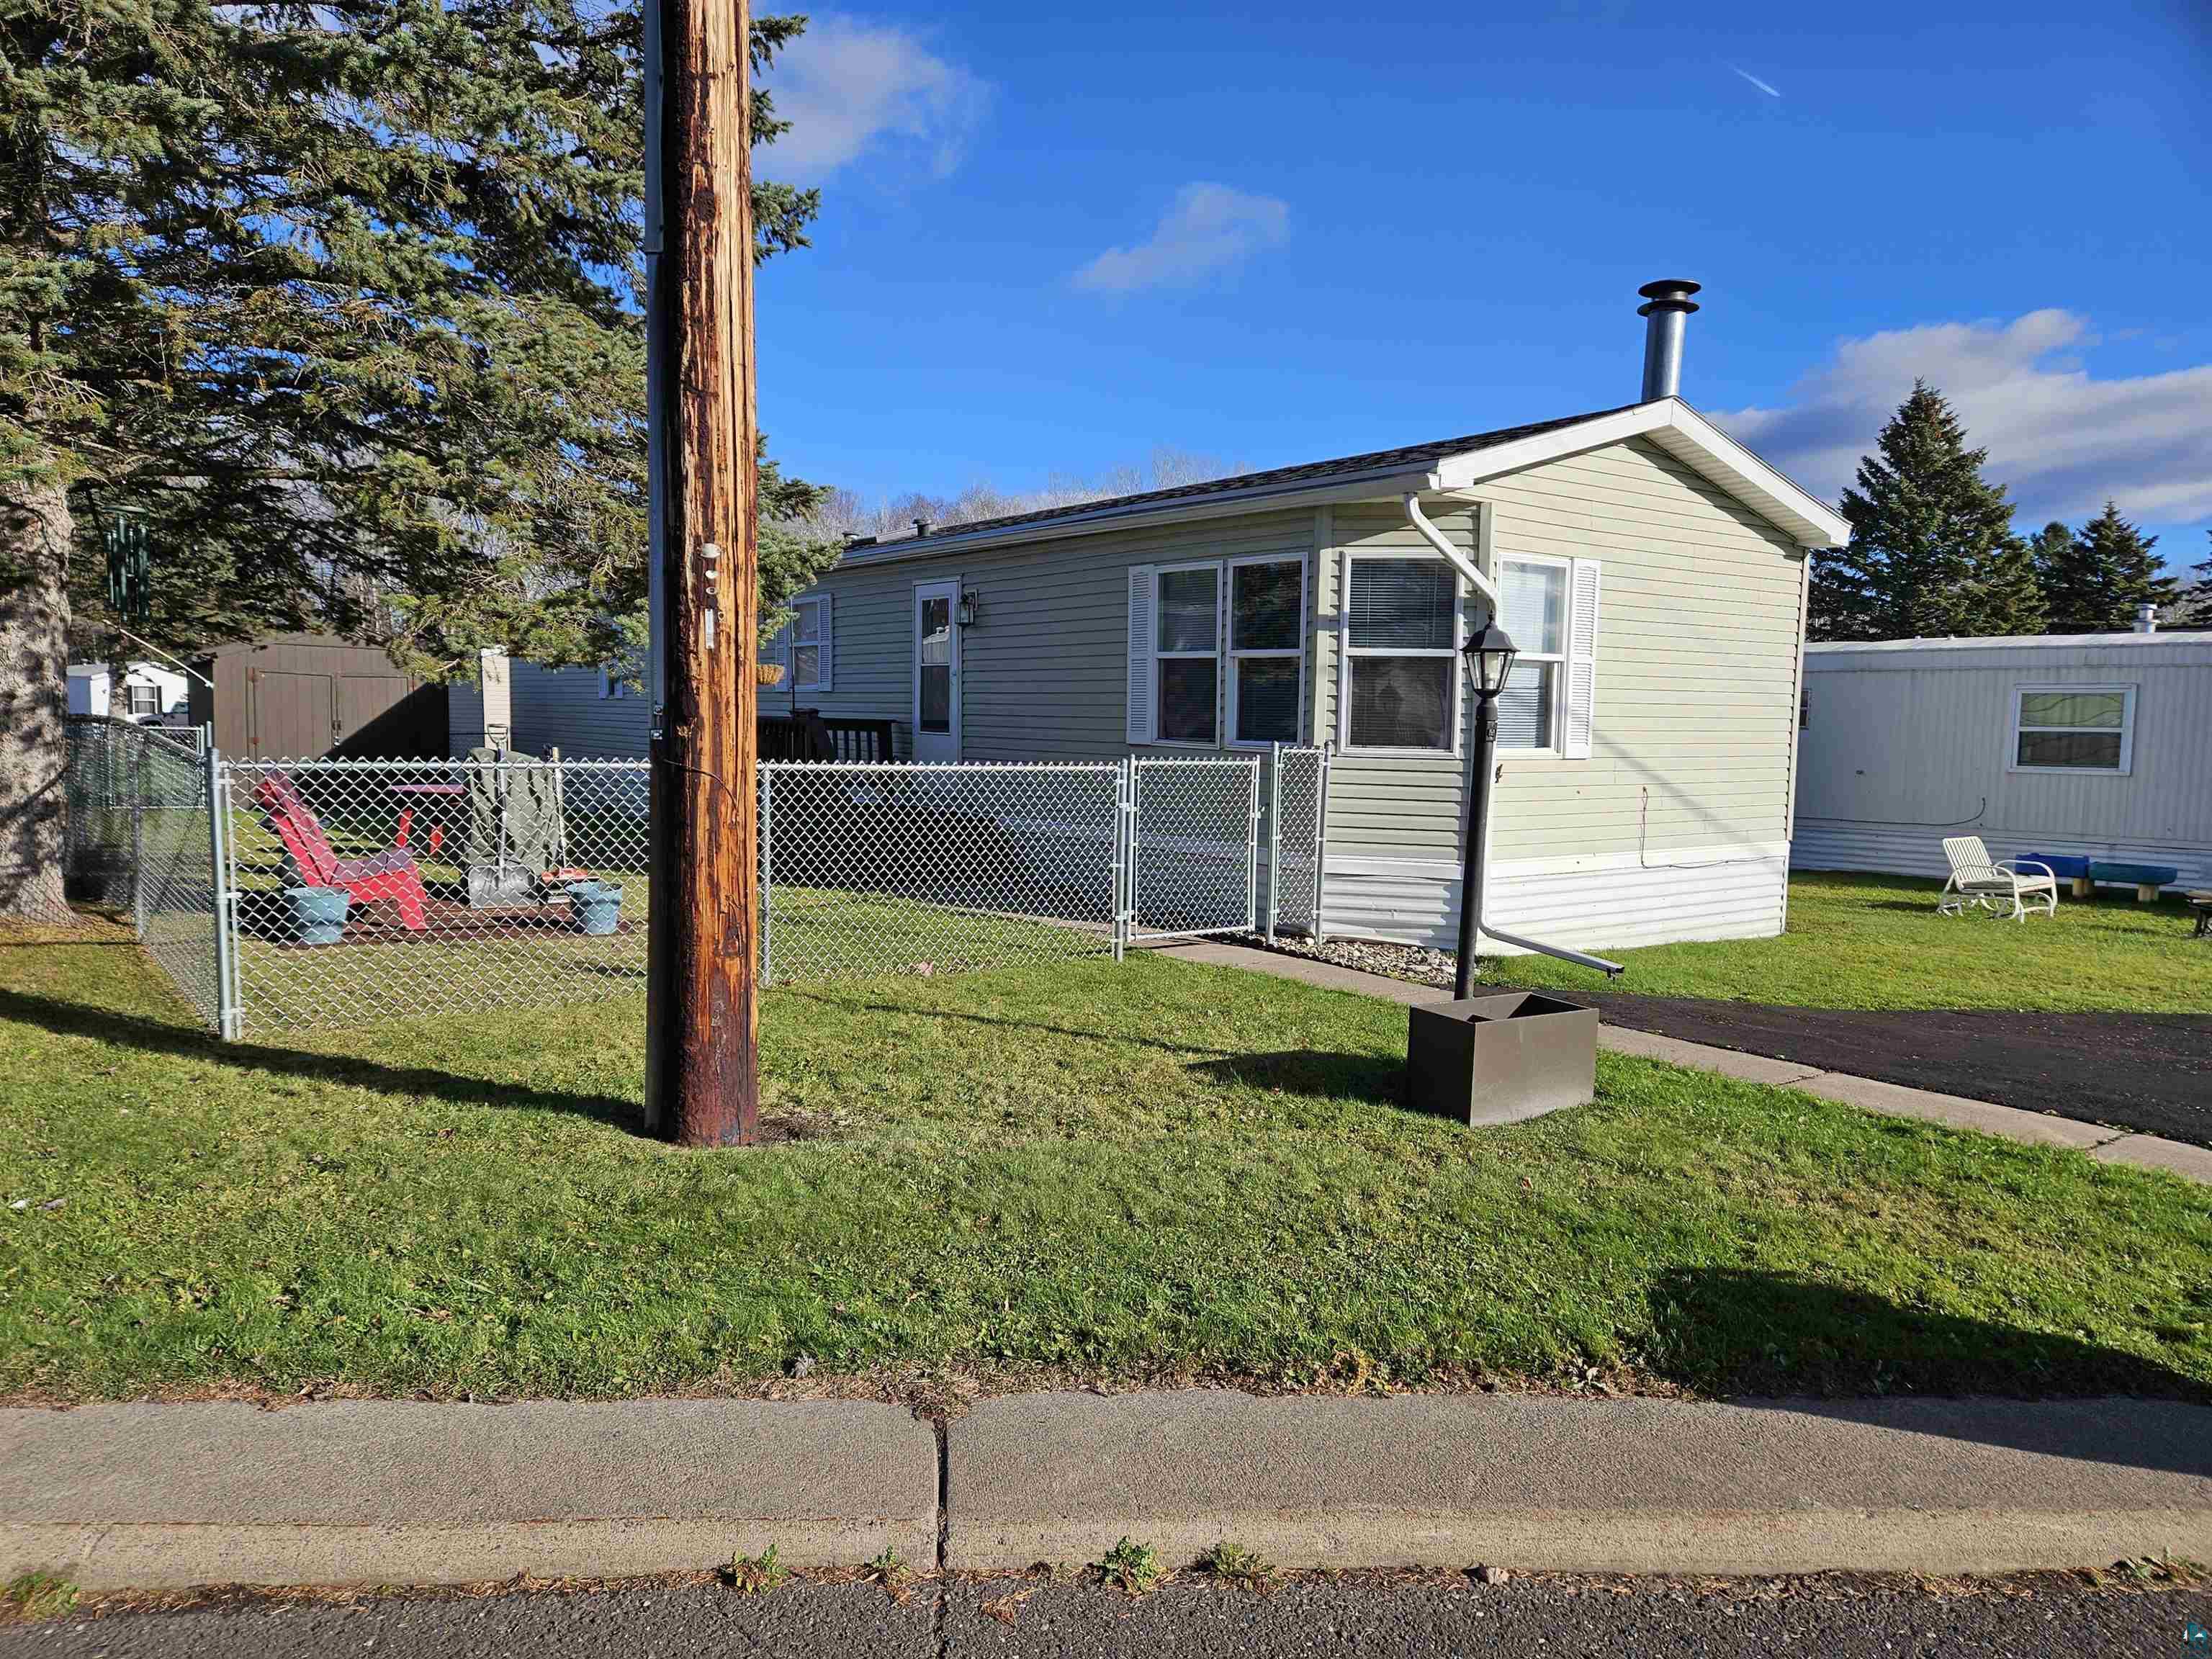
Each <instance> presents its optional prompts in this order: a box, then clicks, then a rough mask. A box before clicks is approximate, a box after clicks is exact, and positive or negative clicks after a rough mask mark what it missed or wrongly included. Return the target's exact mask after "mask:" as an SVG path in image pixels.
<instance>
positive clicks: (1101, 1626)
mask: <svg viewBox="0 0 2212 1659" xmlns="http://www.w3.org/2000/svg"><path fill="white" fill-rule="evenodd" d="M2192 1620H2194V1621H2195V1622H2196V1624H2197V1625H2198V1626H2204V1627H2208V1628H2212V1589H2185V1590H2162V1589H2132V1588H2127V1589H2122V1588H2110V1589H2092V1588H2089V1587H2087V1585H2085V1584H2082V1583H2080V1582H2079V1581H2075V1580H2069V1579H2065V1578H2061V1577H2055V1576H2046V1577H2023V1578H2015V1579H2010V1580H2004V1581H1997V1582H1994V1583H1984V1584H1983V1585H1981V1586H1978V1587H1976V1588H1973V1589H1958V1588H1956V1587H1954V1588H1952V1589H1948V1590H1946V1589H1936V1590H1931V1589H1923V1588H1920V1587H1917V1586H1909V1585H1905V1584H1903V1583H1886V1582H1875V1581H1859V1580H1842V1579H1835V1578H1822V1579H1811V1580H1795V1581H1755V1582H1741V1581H1740V1582H1736V1583H1717V1582H1705V1583H1694V1584H1693V1583H1667V1582H1662V1581H1655V1580H1644V1581H1640V1582H1634V1581H1626V1580H1600V1579H1571V1578H1541V1579H1538V1578H1531V1579H1516V1580H1514V1581H1512V1582H1510V1583H1505V1584H1502V1585H1494V1586H1493V1585H1480V1584H1476V1583H1473V1582H1472V1581H1470V1580H1468V1579H1467V1578H1465V1577H1454V1578H1451V1579H1449V1580H1425V1581H1414V1582H1402V1583H1401V1582H1393V1581H1391V1580H1390V1579H1389V1578H1388V1577H1370V1576H1351V1577H1344V1578H1340V1579H1337V1580H1334V1581H1329V1580H1325V1579H1319V1578H1306V1579H1300V1580H1297V1581H1294V1582H1291V1583H1285V1584H1282V1585H1280V1586H1279V1587H1278V1588H1276V1589H1273V1591H1271V1592H1270V1593H1268V1594H1266V1595H1255V1594H1253V1593H1252V1592H1250V1591H1249V1590H1243V1589H1231V1588H1228V1587H1225V1586H1222V1585H1219V1584H1216V1583H1206V1582H1196V1581H1192V1582H1176V1583H1170V1584H1168V1585H1167V1586H1166V1587H1165V1588H1164V1589H1161V1590H1159V1591H1158V1592H1156V1593H1155V1594H1153V1595H1149V1596H1146V1597H1143V1598H1141V1599H1136V1600H1132V1599H1130V1598H1128V1597H1126V1596H1123V1595H1120V1594H1118V1593H1116V1592H1114V1591H1110V1590H1106V1589H1099V1588H1097V1587H1096V1586H1094V1585H1090V1584H1054V1583H1041V1582H1039V1581H1037V1580H1034V1579H1000V1580H993V1581H987V1582H982V1583H956V1584H955V1585H954V1586H953V1587H952V1588H951V1590H950V1591H949V1593H948V1594H947V1595H945V1598H944V1605H943V1607H942V1609H941V1613H940V1607H939V1599H938V1597H937V1596H936V1595H934V1593H933V1589H932V1587H931V1586H929V1585H927V1584H923V1585H920V1586H917V1587H915V1591H914V1593H912V1594H911V1595H909V1596H908V1599H907V1600H906V1601H905V1602H904V1603H903V1604H900V1603H897V1602H894V1601H892V1600H891V1598H890V1597H889V1596H888V1595H885V1594H884V1592H883V1591H882V1590H881V1589H878V1588H876V1587H874V1586H872V1585H860V1584H854V1585H821V1584H809V1583H791V1584H787V1585H786V1586H784V1587H783V1588H781V1589H777V1590H775V1591H774V1592H772V1593H770V1594H769V1595H759V1596H744V1595H738V1594H736V1593H735V1592H733V1591H732V1590H729V1589H724V1588H723V1587H721V1586H720V1585H719V1584H714V1583H696V1582H692V1583H681V1584H666V1583H660V1584H649V1585H648V1584H637V1585H631V1586H628V1587H625V1588H621V1589H610V1590H600V1591H577V1592H557V1591H535V1592H526V1593H514V1594H506V1595H495V1596H466V1595H463V1596H449V1597H428V1598H392V1599H389V1600H384V1601H359V1602H354V1603H350V1604H347V1603H339V1602H313V1601H295V1602H289V1603H287V1602H272V1603H260V1604H255V1605H251V1606H246V1607H232V1608H228V1609H216V1610H204V1611H197V1612H178V1613H115V1614H110V1615H108V1616H106V1617H99V1618H79V1619H72V1620H66V1621H64V1622H62V1623H59V1624H52V1625H41V1626H23V1625H19V1626H7V1627H0V1659H15V1656H28V1655H50V1656H55V1659H63V1656H80V1655H81V1656H93V1655H100V1656H106V1659H170V1656H176V1659H183V1656H186V1655H191V1656H196V1659H198V1656H204V1659H230V1656H237V1659H247V1656H252V1659H294V1656H300V1659H307V1656H318V1659H319V1656H326V1655H327V1656H344V1655H350V1654H359V1655H368V1654H374V1655H376V1656H378V1659H386V1656H390V1659H448V1656H452V1659H459V1656H464V1655H466V1656H471V1659H474V1656H496V1655H505V1654H513V1655H529V1656H532V1659H567V1656H580V1655H586V1654H617V1653H618V1654H622V1655H623V1656H625V1659H629V1656H636V1659H683V1656H690V1655H708V1654H714V1655H722V1654H731V1653H755V1654H772V1655H787V1656H793V1659H799V1656H817V1655H823V1656H827V1655H848V1654H849V1655H865V1656H869V1659H875V1656H886V1659H890V1656H907V1655H913V1656H968V1655H974V1656H978V1659H983V1656H990V1659H1017V1656H1018V1659H1045V1656H1060V1655H1068V1656H1074V1655H1083V1656H1099V1659H1105V1656H1121V1655H1128V1656H1139V1655H1144V1656H1153V1655H1170V1656H1175V1655H1191V1656H1197V1655H1214V1654H1222V1653H1231V1652H1233V1653H1236V1654H1237V1655H1239V1656H1240V1659H1272V1656H1278V1655H1281V1656H1289V1655H1294V1654H1295V1655H1298V1656H1302V1659H1311V1656H1325V1655H1336V1654H1343V1655H1352V1654H1362V1655H1371V1654H1393V1655H1400V1654H1402V1655H1409V1656H1413V1655H1438V1656H1446V1655H1461V1654H1475V1653H1482V1654H1486V1655H1491V1654H1502V1655H1530V1656H1537V1655H1541V1656H1545V1659H1563V1656H1570V1655H1578V1654H1589V1655H1603V1656H1606V1659H1633V1656H1638V1655H1699V1656H1713V1659H1723V1656H1734V1655H1765V1654H1790V1655H1801V1654H1820V1655H1822V1656H1831V1655H1832V1656H1840V1659H1851V1656H1860V1655H1863V1656H1867V1659H1904V1656H1951V1655H1983V1654H1992V1655H1994V1654H2002V1655H2008V1656H2016V1659H2040V1656H2051V1659H2061V1656H2063V1659H2075V1656H2079V1655H2085V1654H2099V1655H2102V1654H2113V1655H2118V1654H2130V1655H2135V1654H2140V1655H2158V1654H2173V1655H2175V1656H2177V1659H2194V1656H2196V1655H2197V1654H2198V1653H2200V1652H2202V1651H2203V1650H2202V1649H2200V1648H2197V1647H2194V1646H2191V1645H2188V1644H2186V1643H2185V1632H2186V1631H2187V1630H2188V1627H2189V1626H2190V1623H2191V1621H2192Z"/></svg>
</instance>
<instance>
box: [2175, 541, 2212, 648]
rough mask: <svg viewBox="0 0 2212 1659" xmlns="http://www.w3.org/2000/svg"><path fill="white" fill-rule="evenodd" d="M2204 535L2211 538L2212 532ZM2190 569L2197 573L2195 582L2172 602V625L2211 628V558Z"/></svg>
mask: <svg viewBox="0 0 2212 1659" xmlns="http://www.w3.org/2000/svg"><path fill="white" fill-rule="evenodd" d="M2204 533H2205V534H2206V535H2207V536H2212V530H2208V531H2206V532H2204ZM2191 568H2192V569H2193V570H2194V571H2195V572H2196V573H2197V580H2195V581H2193V582H2191V584H2190V585H2189V586H2187V587H2185V588H2184V589H2183V590H2182V592H2181V594H2180V597H2179V599H2176V600H2175V601H2174V617H2173V620H2174V625H2175V626H2176V627H2179V628H2212V558H2208V559H2206V560H2205V561H2204V562H2203V563H2202V564H2198V565H2194V566H2191Z"/></svg>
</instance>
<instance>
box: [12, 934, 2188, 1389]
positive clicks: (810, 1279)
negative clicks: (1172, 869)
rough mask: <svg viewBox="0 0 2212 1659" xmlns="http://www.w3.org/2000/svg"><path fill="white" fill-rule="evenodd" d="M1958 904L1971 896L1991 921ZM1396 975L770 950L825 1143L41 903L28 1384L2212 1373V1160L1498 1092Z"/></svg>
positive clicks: (1878, 1382) (1988, 1381) (1832, 1113)
mask: <svg viewBox="0 0 2212 1659" xmlns="http://www.w3.org/2000/svg"><path fill="white" fill-rule="evenodd" d="M1963 925H1965V926H1969V927H1971V926H1976V925H1978V924H1973V923H1968V924H1963ZM1404 1019H1405V1016H1404V1012H1403V1011H1402V1010H1401V1009H1399V1008H1397V1007H1395V1006H1389V1005H1386V1004H1383V1003H1381V1002H1378V1001H1374V1000H1367V999H1364V998H1358V997H1353V996H1348V995H1344V994H1336V993H1332V992H1327V991H1322V990H1319V989H1316V988H1314V987H1306V986H1301V985H1297V984H1293V983H1290V982H1287V981H1279V980H1274V979H1269V978H1262V977H1260V976H1256V975H1248V974H1243V973H1240V972H1237V971H1236V970H1232V969H1209V968H1203V967H1200V966H1197V965H1195V964H1189V963H1176V962H1172V961H1164V960H1160V959H1158V958H1155V957H1150V956H1148V955H1144V954H1139V955H1138V956H1135V957H1132V959H1131V960H1130V961H1128V962H1127V963H1122V964H1120V965H1116V964H1115V963H1110V962H1076V963H1056V964H1049V965H1046V966H1043V967H1036V968H1025V969H1009V970H1002V971H998V972H993V973H982V974H975V975H933V976H930V977H926V978H925V977H921V976H919V975H913V974H909V975H905V976H902V977H897V978H885V979H878V980H871V981H851V982H845V983H838V984H831V985H823V986H817V987H804V988H802V987H791V988H787V989H778V990H775V991H772V992H770V993H769V995H768V997H767V999H766V1001H765V1005H764V1018H763V1023H764V1033H763V1068H764V1072H765V1074H766V1078H767V1095H768V1097H769V1112H770V1115H771V1117H772V1118H773V1120H774V1121H775V1123H776V1124H777V1125H778V1126H779V1127H780V1128H781V1131H782V1132H783V1133H786V1134H787V1135H790V1136H796V1137H799V1138H795V1139H784V1140H781V1141H780V1142H778V1143H777V1144H773V1145H769V1146H763V1147H761V1148H757V1149H750V1150H745V1151H730V1152H714V1153H694V1152H679V1151H677V1150H674V1149H671V1148H669V1147H666V1146H661V1145H659V1144H658V1143H655V1142H652V1141H647V1140H645V1139H641V1138H639V1137H638V1136H637V1135H636V1134H635V1133H633V1132H632V1130H631V1127H630V1125H631V1123H632V1121H633V1119H634V1114H635V1109H636V1102H637V1100H638V1098H639V1096H640V1091H641V1064H642V1057H641V1024H642V1021H641V1003H640V1000H639V999H637V998H635V997H634V996H633V997H627V998H621V999H617V1000H611V1001H608V1002H604V1003H599V1004H596V1005H592V1006H590V1007H588V1008H583V1009H572V1010H562V1011H556V1012H551V1013H549V1012H545V1011H543V1010H540V1011H535V1012H489V1013H477V1014H472V1015H470V1016H467V1017H465V1018H447V1019H441V1020H428V1021H422V1022H419V1023H416V1024H387V1025H384V1026H378V1027H365V1028H362V1029H359V1030H354V1031H351V1032H334V1033H324V1034H319V1035H317V1036H315V1037H313V1039H301V1040H296V1041H295V1042H291V1043H289V1044H269V1045H263V1044H257V1043H246V1044H239V1045H233V1046H229V1047H225V1046H223V1045H220V1044H217V1043H216V1042H213V1041H212V1040H211V1039H209V1038H207V1037H205V1036H202V1035H201V1034H200V1033H199V1032H197V1030H194V1029H192V1028H191V1025H190V1023H189V1018H188V1016H187V1015H186V1013H185V1011H184V1010H183V1009H182V1007H181V1006H179V1004H178V1003H177V1002H176V1001H175V1000H173V997H172V995H171V994H170V993H169V992H168V991H167V986H166V982H165V981H162V980H161V978H160V977H159V975H157V974H156V973H155V971H154V970H153V969H151V968H150V966H149V964H148V963H146V962H145V960H144V958H143V957H142V956H141V954H140V953H139V951H138V950H137V947H136V946H135V945H132V944H131V942H130V939H129V938H128V935H127V933H124V932H122V931H121V930H108V929H102V928H100V927H87V928H86V929H84V930H83V933H82V936H81V937H80V938H79V939H76V941H74V942H68V943H63V942H57V941H55V940H54V939H51V938H50V939H47V940H46V941H45V942H40V941H39V939H38V936H35V935H29V934H19V935H12V936H0V1393H8V1394H14V1395H21V1396H28V1397H41V1398H52V1399H69V1400H78V1399H92V1398H109V1399H112V1398H128V1397H131V1396H135V1395H140V1394H142V1393H146V1392H161V1391H172V1392H174V1391H182V1392H191V1391H202V1390H223V1389H235V1388H238V1387H240V1386H246V1387H250V1388H254V1389H267V1390H270V1391H272V1392H277V1393H283V1394H289V1393H293V1392H296V1391H298V1390H300V1389H304V1388H309V1387H328V1386H333V1385H335V1386H338V1387H342V1388H344V1389H352V1390H356V1391H360V1392H372V1393H383V1394H389V1395H411V1394H416V1393H423V1394H428V1395H438V1396H446V1397H451V1396H455V1395H461V1394H464V1393H474V1394H477V1395H506V1394H513V1395H576V1396H614V1395H636V1394H645V1393H653V1392H667V1391H675V1390H692V1389H697V1390H727V1389H746V1388H750V1387H752V1386H755V1385H757V1383H759V1381H760V1380H762V1379H765V1378H772V1377H775V1376H779V1375H781V1374H783V1373H785V1372H786V1371H787V1370H791V1369H793V1367H794V1366H795V1365H796V1364H797V1363H798V1361H799V1358H800V1357H801V1356H806V1357H810V1358H811V1359H812V1361H813V1362H814V1365H815V1369H816V1375H817V1378H822V1377H831V1376H837V1375H843V1374H855V1373H862V1374H877V1375H882V1376H890V1377H894V1378H896V1377H902V1376H916V1375H928V1376H945V1375H947V1374H951V1373H959V1374H962V1375H965V1376H975V1377H980V1378H981V1379H983V1380H985V1381H987V1382H988V1381H992V1380H998V1379H1004V1380H1012V1381H1017V1382H1018V1381H1020V1380H1022V1379H1024V1378H1031V1379H1035V1378H1043V1377H1054V1378H1064V1377H1066V1376H1069V1375H1070V1374H1074V1375H1077V1376H1100V1377H1116V1378H1126V1377H1133V1376H1252V1377H1260V1378H1265V1379H1268V1380H1271V1381H1275V1382H1279V1383H1284V1384H1288V1385H1292V1386H1304V1385H1314V1384H1319V1385H1325V1386H1344V1385H1345V1383H1346V1381H1347V1380H1349V1381H1353V1382H1358V1383H1364V1384H1365V1385H1367V1386H1372V1387H1385V1386H1393V1385H1397V1384H1407V1383H1431V1382H1437V1381H1450V1380H1453V1379H1455V1378H1459V1379H1464V1378H1466V1377H1468V1376H1472V1375H1474V1374H1477V1373H1482V1374H1487V1375H1495V1376H1503V1377H1504V1378H1506V1379H1507V1380H1508V1381H1509V1382H1510V1381H1515V1380H1521V1379H1531V1380H1535V1381H1538V1382H1562V1383H1575V1382H1579V1381H1580V1380H1581V1379H1583V1378H1584V1377H1585V1376H1588V1375H1589V1370H1590V1368H1592V1367H1596V1368H1599V1369H1600V1370H1601V1372H1602V1373H1603V1374H1605V1375H1607V1376H1610V1377H1612V1378H1613V1380H1614V1381H1615V1382H1616V1383H1619V1382H1620V1381H1621V1380H1622V1379H1623V1378H1624V1377H1627V1378H1630V1379H1641V1380H1644V1381H1650V1382H1652V1383H1661V1384H1669V1385H1673V1384H1679V1385H1682V1386H1686V1387H1690V1388H1693V1389H1702V1390H1707V1391H1712V1392H1729V1391H1747V1392H1777V1391H1788V1390H1801V1389H1802V1390H1813V1391H1835V1392H1863V1391H1868V1390H1879V1389H1970V1388H1983V1389H2009V1390H2015V1391H2025V1392H2038V1391H2051V1392H2092V1391H2100V1390H2103V1389H2140V1390H2144V1391H2179V1392H2183V1393H2194V1394H2203V1393H2205V1392H2206V1391H2207V1389H2208V1388H2212V1189H2208V1188H2203V1187H2199V1186H2194V1185H2191V1184H2189V1183H2187V1182H2182V1181H2180V1180H2179V1179H2177V1178H2174V1177H2171V1176H2162V1175H2156V1174H2153V1173H2149V1172H2144V1171H2137V1170H2126V1169H2121V1168H2113V1167H2106V1166H2104V1165H2100V1164H2093V1163H2092V1162H2090V1161H2089V1160H2087V1158H2083V1157H2081V1155H2079V1154H2078V1153H2072V1152H2062V1151H2058V1150H2056V1149H2051V1148H2040V1147H2029V1146H2014V1145H2011V1144H2009V1143H2003V1142H1998V1141H1995V1140H1990V1139H1982V1138H1978V1137H1973V1136H1967V1135H1962V1134H1957V1133H1950V1132H1948V1131H1945V1130H1942V1129H1939V1128H1936V1127H1932V1126H1928V1125H1923V1124H1917V1123H1911V1122H1907V1121H1898V1120H1887V1119H1880V1118H1875V1117H1872V1116H1869V1115H1862V1114H1860V1113H1857V1112H1855V1111H1852V1110H1851V1109H1849V1108H1846V1107H1843V1106H1839V1105H1834V1104H1830V1103H1824V1102H1820V1101H1816V1100H1814V1099H1812V1098H1810V1097H1806V1096H1802V1095H1796V1094H1790V1093H1787V1092H1783V1091H1776V1090H1772V1089H1767V1088H1763V1087H1759V1086H1756V1085H1749V1084H1742V1083H1737V1082H1733V1081H1729V1080H1726V1079H1717V1078H1714V1077H1711V1076H1708V1075H1705V1074H1700V1073H1688V1072H1683V1071H1678V1070H1674V1069H1672V1068H1668V1067H1666V1066H1659V1065H1656V1064H1653V1063H1650V1062H1646V1061H1641V1060H1632V1059H1630V1058H1626V1057H1623V1056H1604V1057H1601V1069H1600V1073H1599V1084H1600V1097H1599V1099H1598V1101H1597V1102H1596V1103H1595V1104H1593V1105H1591V1106H1589V1107H1587V1108H1583V1109H1579V1110H1576V1111H1571V1112H1565V1113H1560V1114H1558V1115H1553V1116H1551V1117H1548V1118H1545V1119H1541V1120H1539V1121H1534V1122H1531V1123H1527V1124H1522V1125H1517V1126H1515V1127H1511V1128H1508V1129H1503V1130H1485V1131H1480V1132H1469V1131H1468V1129H1466V1128H1465V1127H1454V1126H1453V1125H1451V1124H1449V1123H1447V1122H1443V1121H1437V1120H1433V1119H1428V1118H1423V1117H1419V1116H1415V1115H1410V1114H1408V1113H1407V1111H1406V1110H1404V1109H1402V1108H1401V1106H1399V1105H1398V1104H1397V1103H1396V1090H1397V1085H1398V1071H1399V1067H1400V1064H1401V1058H1402V1054H1403V1042H1404V1029H1405V1028H1404Z"/></svg>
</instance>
